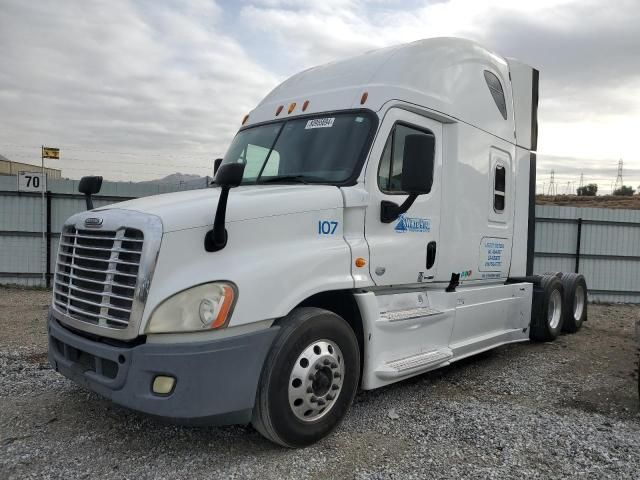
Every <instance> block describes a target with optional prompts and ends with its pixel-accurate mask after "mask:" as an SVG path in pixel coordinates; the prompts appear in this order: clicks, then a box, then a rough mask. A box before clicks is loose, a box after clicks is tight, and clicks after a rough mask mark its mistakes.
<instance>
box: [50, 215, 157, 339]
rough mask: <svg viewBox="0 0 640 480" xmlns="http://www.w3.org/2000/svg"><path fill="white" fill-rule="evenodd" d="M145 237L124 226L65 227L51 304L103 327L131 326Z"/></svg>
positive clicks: (74, 316) (61, 239) (139, 232)
mask: <svg viewBox="0 0 640 480" xmlns="http://www.w3.org/2000/svg"><path fill="white" fill-rule="evenodd" d="M143 244H144V235H143V233H142V232H141V231H140V230H137V229H133V228H120V229H118V230H112V231H102V230H99V231H95V230H82V229H77V228H76V227H75V226H65V227H64V229H63V231H62V233H61V236H60V246H59V249H58V258H57V264H56V274H55V282H54V291H53V302H54V304H55V306H56V308H57V309H58V310H60V311H61V312H64V313H66V314H67V315H69V316H70V317H72V318H75V319H77V320H81V321H83V322H88V323H91V324H94V325H98V326H101V327H109V328H117V329H124V328H127V326H128V325H129V320H130V317H131V312H132V309H133V302H134V293H135V289H136V286H137V282H138V270H139V268H140V261H141V257H142V248H143Z"/></svg>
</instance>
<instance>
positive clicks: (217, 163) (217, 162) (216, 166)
mask: <svg viewBox="0 0 640 480" xmlns="http://www.w3.org/2000/svg"><path fill="white" fill-rule="evenodd" d="M221 163H222V158H216V159H215V160H214V161H213V176H214V177H215V176H216V173H217V172H218V169H219V168H220V164H221Z"/></svg>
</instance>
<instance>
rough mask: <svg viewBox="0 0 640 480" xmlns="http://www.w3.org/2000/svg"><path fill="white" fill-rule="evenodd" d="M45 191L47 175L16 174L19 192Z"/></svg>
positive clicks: (32, 173) (33, 173) (34, 173)
mask: <svg viewBox="0 0 640 480" xmlns="http://www.w3.org/2000/svg"><path fill="white" fill-rule="evenodd" d="M46 189H47V175H46V174H44V175H43V174H42V173H36V172H18V191H19V192H41V191H43V190H46Z"/></svg>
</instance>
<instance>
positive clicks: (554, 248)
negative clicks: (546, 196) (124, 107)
mask: <svg viewBox="0 0 640 480" xmlns="http://www.w3.org/2000/svg"><path fill="white" fill-rule="evenodd" d="M16 185H17V182H16V179H15V177H10V176H0V283H4V284H21V285H31V286H41V285H42V284H43V282H42V271H43V266H44V265H46V264H47V263H48V264H49V272H52V271H53V270H54V263H55V253H56V252H57V249H58V238H59V236H60V227H61V226H62V223H63V222H64V221H65V220H66V219H67V218H68V217H70V216H71V215H73V214H74V213H76V212H80V211H83V210H85V202H84V197H83V196H82V195H79V194H78V193H77V192H78V184H77V182H76V181H72V180H57V181H56V180H51V181H49V188H50V192H48V194H47V202H46V206H45V208H46V209H47V213H48V215H47V217H46V218H48V222H47V224H48V226H49V233H48V237H49V241H48V242H47V243H48V254H47V248H43V245H42V201H41V197H40V194H37V193H19V192H17V191H16ZM205 185H206V180H205V179H203V181H202V183H201V184H193V183H190V184H188V185H157V184H133V183H126V182H118V183H115V182H105V183H104V184H103V187H102V191H101V192H100V194H99V195H97V196H95V197H94V204H95V206H96V207H99V206H103V205H106V204H110V203H114V202H119V201H123V200H126V199H129V198H135V197H142V196H147V195H154V194H158V193H165V192H170V191H175V190H183V189H193V188H203V187H204V186H205ZM535 251H536V254H535V262H534V271H535V273H545V272H553V271H562V272H574V271H579V272H580V273H582V274H584V275H585V277H586V278H587V285H588V286H589V290H590V299H591V300H594V301H601V302H625V303H627V302H629V303H640V211H638V210H608V209H599V208H574V207H554V206H546V205H539V206H537V207H536V242H535Z"/></svg>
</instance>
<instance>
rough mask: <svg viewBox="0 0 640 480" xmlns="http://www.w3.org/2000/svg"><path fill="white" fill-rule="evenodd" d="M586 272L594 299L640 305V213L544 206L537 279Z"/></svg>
mask: <svg viewBox="0 0 640 480" xmlns="http://www.w3.org/2000/svg"><path fill="white" fill-rule="evenodd" d="M553 271H560V272H580V273H582V274H583V275H584V276H585V278H586V280H587V286H588V288H589V292H590V295H589V298H590V300H592V301H599V302H621V303H640V210H613V209H604V208H576V207H555V206H547V205H538V206H537V207H536V243H535V262H534V273H545V272H553Z"/></svg>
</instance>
